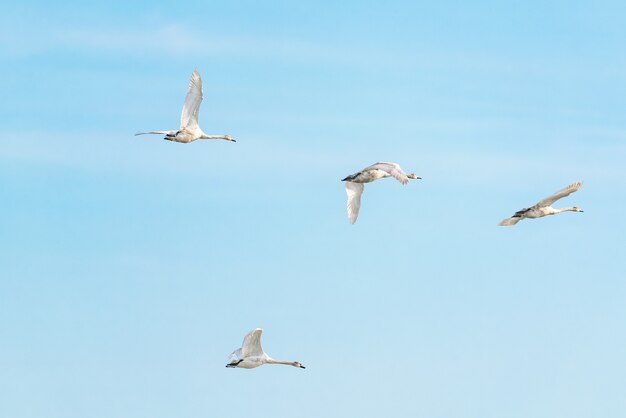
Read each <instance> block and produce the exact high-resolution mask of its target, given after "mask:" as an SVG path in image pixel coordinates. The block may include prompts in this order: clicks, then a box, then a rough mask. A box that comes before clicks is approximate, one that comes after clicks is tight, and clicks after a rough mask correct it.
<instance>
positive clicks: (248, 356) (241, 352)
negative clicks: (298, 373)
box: [226, 328, 306, 369]
mask: <svg viewBox="0 0 626 418" xmlns="http://www.w3.org/2000/svg"><path fill="white" fill-rule="evenodd" d="M262 333H263V330H262V329H261V328H257V329H255V330H253V331H250V332H249V333H248V334H247V335H246V336H245V337H244V338H243V344H241V348H238V349H237V350H235V351H233V352H232V353H231V354H230V356H228V361H229V363H228V364H227V365H226V367H242V368H244V369H254V368H255V367H259V366H262V365H264V364H286V365H288V366H293V367H299V368H301V369H305V368H306V367H304V366H303V365H302V364H301V363H298V362H297V361H283V360H274V359H273V358H271V357H270V356H268V355H267V354H265V352H264V351H263V348H262V347H261V334H262ZM231 360H232V361H231Z"/></svg>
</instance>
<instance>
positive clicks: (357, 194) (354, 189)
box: [346, 181, 363, 224]
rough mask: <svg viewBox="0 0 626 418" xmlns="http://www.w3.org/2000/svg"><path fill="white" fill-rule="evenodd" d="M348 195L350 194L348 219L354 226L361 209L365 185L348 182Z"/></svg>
mask: <svg viewBox="0 0 626 418" xmlns="http://www.w3.org/2000/svg"><path fill="white" fill-rule="evenodd" d="M346 193H347V194H348V219H350V223H351V224H354V223H355V222H356V218H357V217H358V216H359V209H361V195H362V194H363V183H353V182H351V181H346Z"/></svg>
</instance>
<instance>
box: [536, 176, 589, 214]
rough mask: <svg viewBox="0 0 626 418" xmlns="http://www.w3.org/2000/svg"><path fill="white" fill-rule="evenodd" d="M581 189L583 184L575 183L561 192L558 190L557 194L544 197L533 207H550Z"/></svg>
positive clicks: (580, 182)
mask: <svg viewBox="0 0 626 418" xmlns="http://www.w3.org/2000/svg"><path fill="white" fill-rule="evenodd" d="M581 187H583V182H582V181H577V182H576V183H572V184H570V185H569V186H567V187H566V188H564V189H562V190H559V191H558V192H556V193H554V194H553V195H552V196H550V197H546V198H545V199H543V200H542V201H540V202H538V203H537V204H536V205H535V207H538V208H542V207H546V206H551V205H552V204H553V203H554V202H556V201H557V200H559V199H563V198H564V197H565V196H569V195H571V194H572V193H574V192H575V191H578V189H580V188H581Z"/></svg>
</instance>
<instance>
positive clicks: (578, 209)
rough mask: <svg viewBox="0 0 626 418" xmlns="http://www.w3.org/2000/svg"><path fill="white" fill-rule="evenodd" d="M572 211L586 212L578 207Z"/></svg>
mask: <svg viewBox="0 0 626 418" xmlns="http://www.w3.org/2000/svg"><path fill="white" fill-rule="evenodd" d="M572 209H573V210H574V212H584V210H582V209H581V208H579V207H578V206H574V207H573V208H572Z"/></svg>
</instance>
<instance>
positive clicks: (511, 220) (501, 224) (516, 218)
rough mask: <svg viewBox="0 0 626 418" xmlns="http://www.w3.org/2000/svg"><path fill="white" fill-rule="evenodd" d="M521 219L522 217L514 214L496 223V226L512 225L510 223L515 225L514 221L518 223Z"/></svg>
mask: <svg viewBox="0 0 626 418" xmlns="http://www.w3.org/2000/svg"><path fill="white" fill-rule="evenodd" d="M521 220H522V218H520V217H517V216H514V217H512V218H507V219H505V220H503V221H502V222H500V223H499V224H498V226H512V225H515V224H516V223H518V222H519V221H521Z"/></svg>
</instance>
